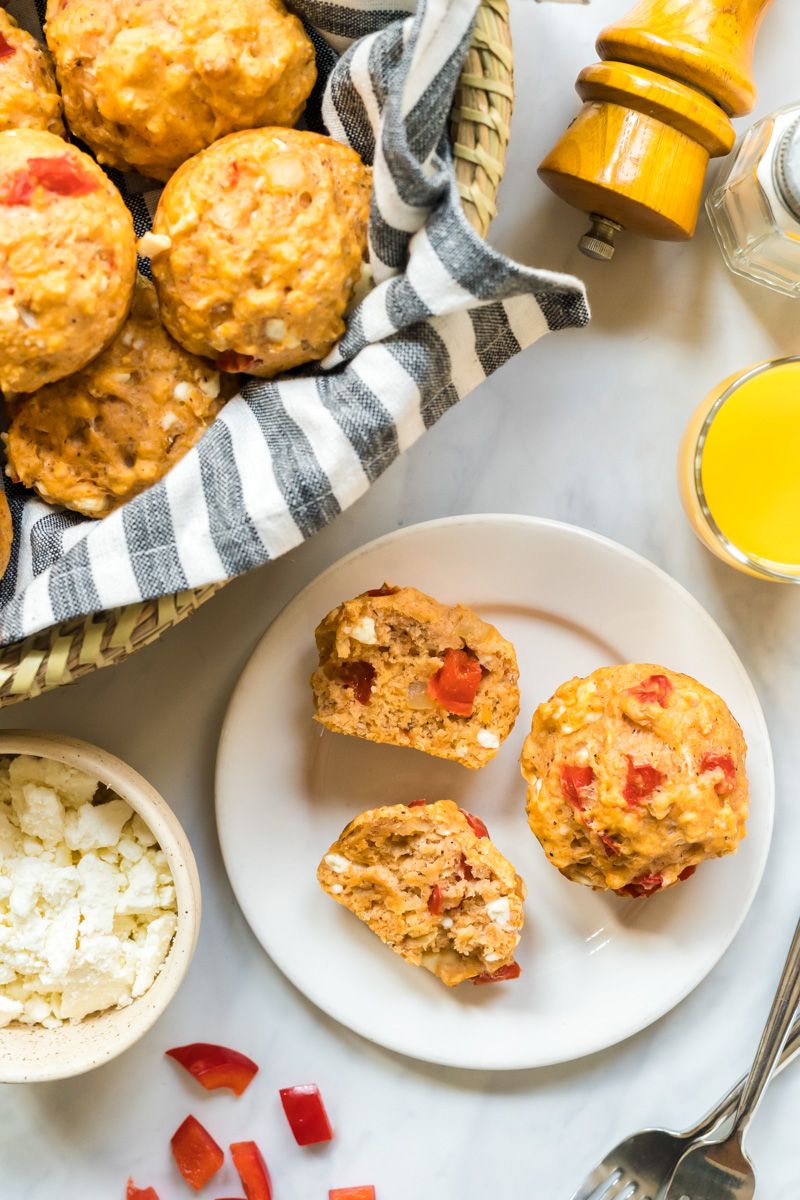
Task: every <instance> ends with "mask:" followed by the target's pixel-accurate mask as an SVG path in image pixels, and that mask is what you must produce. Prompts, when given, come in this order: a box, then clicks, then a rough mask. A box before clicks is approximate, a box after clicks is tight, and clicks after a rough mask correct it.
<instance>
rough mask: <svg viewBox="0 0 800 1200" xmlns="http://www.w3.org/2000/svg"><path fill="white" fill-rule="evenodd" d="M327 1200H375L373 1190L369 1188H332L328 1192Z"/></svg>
mask: <svg viewBox="0 0 800 1200" xmlns="http://www.w3.org/2000/svg"><path fill="white" fill-rule="evenodd" d="M328 1200H375V1188H374V1187H372V1185H371V1184H370V1186H369V1187H353V1188H334V1189H333V1190H332V1191H330V1192H328Z"/></svg>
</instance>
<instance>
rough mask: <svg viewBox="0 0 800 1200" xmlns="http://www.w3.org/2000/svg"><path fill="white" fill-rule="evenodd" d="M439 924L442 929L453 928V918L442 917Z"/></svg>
mask: <svg viewBox="0 0 800 1200" xmlns="http://www.w3.org/2000/svg"><path fill="white" fill-rule="evenodd" d="M440 924H441V926H442V929H452V928H453V918H452V917H442V919H441V922H440Z"/></svg>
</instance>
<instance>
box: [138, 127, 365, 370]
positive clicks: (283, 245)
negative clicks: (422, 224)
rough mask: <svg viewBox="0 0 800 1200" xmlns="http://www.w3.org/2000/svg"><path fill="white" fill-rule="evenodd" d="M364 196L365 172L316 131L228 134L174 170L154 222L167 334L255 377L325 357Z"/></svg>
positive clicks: (343, 298)
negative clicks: (158, 245)
mask: <svg viewBox="0 0 800 1200" xmlns="http://www.w3.org/2000/svg"><path fill="white" fill-rule="evenodd" d="M369 200H370V171H369V168H368V167H365V166H364V164H363V163H362V162H361V159H360V158H359V157H358V155H357V154H356V153H355V151H353V150H350V149H348V148H347V147H346V146H342V145H340V144H339V143H338V142H334V141H332V140H331V139H330V138H327V137H321V136H320V135H319V134H316V133H308V132H301V131H299V130H294V129H253V130H249V131H247V132H245V133H232V134H230V135H229V136H228V137H226V138H222V139H221V141H219V142H215V143H214V145H213V146H210V147H209V148H208V149H207V150H203V151H202V153H200V154H198V155H196V157H195V158H192V159H190V160H189V162H187V163H184V165H183V166H182V167H181V168H180V170H178V171H176V173H175V174H174V175H173V176H172V178H171V179H170V181H169V183H168V184H167V186H166V187H165V188H164V191H163V193H162V195H161V199H160V200H159V204H158V209H157V211H156V215H155V220H154V222H153V233H154V235H155V237H156V238H157V239H159V240H160V241H161V242H162V248H161V250H160V251H158V250H157V249H154V251H153V252H152V265H153V277H154V279H155V281H156V287H157V288H158V297H159V301H160V303H161V315H162V317H163V319H164V323H165V325H166V326H167V328H168V329H169V331H170V333H171V334H172V336H173V337H174V338H176V339H177V341H179V342H180V343H181V345H183V346H185V347H186V349H187V350H191V351H192V353H193V354H204V355H206V356H207V357H209V358H213V359H215V360H216V361H217V364H218V366H219V367H220V369H221V370H234V371H236V370H246V371H247V372H248V373H249V374H251V375H261V376H264V377H269V376H272V375H275V374H277V373H278V372H279V371H285V370H288V369H289V368H290V367H296V366H298V365H299V364H300V363H304V362H310V361H311V360H313V359H320V358H323V357H324V356H325V354H327V352H328V351H329V350H330V348H331V346H332V345H333V344H334V342H335V341H336V340H337V338H339V337H340V336H341V334H342V333H343V331H344V321H343V314H344V311H345V309H346V307H347V304H348V302H349V300H350V297H351V295H352V293H353V289H354V288H355V285H356V283H357V281H358V280H359V278H360V275H361V268H362V264H363V259H364V255H365V253H366V248H367V218H368V214H369Z"/></svg>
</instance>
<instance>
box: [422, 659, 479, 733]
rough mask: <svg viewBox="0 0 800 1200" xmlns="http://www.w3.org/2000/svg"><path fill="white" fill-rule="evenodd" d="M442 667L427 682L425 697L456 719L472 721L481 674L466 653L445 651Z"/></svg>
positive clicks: (474, 662) (474, 660)
mask: <svg viewBox="0 0 800 1200" xmlns="http://www.w3.org/2000/svg"><path fill="white" fill-rule="evenodd" d="M443 660H444V661H443V663H442V666H441V667H440V669H439V670H438V671H437V672H436V674H435V675H434V676H433V678H432V679H430V680H429V681H428V695H429V696H430V698H431V699H432V700H435V701H436V702H437V703H438V704H441V706H442V708H446V709H447V711H448V712H451V713H454V714H455V715H456V716H457V717H471V716H472V711H473V708H474V707H475V693H476V692H477V690H478V684H479V683H480V681H481V679H482V678H483V670H482V669H481V664H480V663H479V662H478V660H477V658H476V657H475V655H474V654H471V653H470V652H469V651H468V650H452V649H451V650H445V652H444V655H443Z"/></svg>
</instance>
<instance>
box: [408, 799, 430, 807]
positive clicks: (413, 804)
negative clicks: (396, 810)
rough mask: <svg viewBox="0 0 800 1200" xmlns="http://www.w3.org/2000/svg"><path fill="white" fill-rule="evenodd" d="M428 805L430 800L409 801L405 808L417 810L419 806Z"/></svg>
mask: <svg viewBox="0 0 800 1200" xmlns="http://www.w3.org/2000/svg"><path fill="white" fill-rule="evenodd" d="M425 804H430V800H409V802H408V804H407V805H406V808H419V807H420V806H421V805H425Z"/></svg>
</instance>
